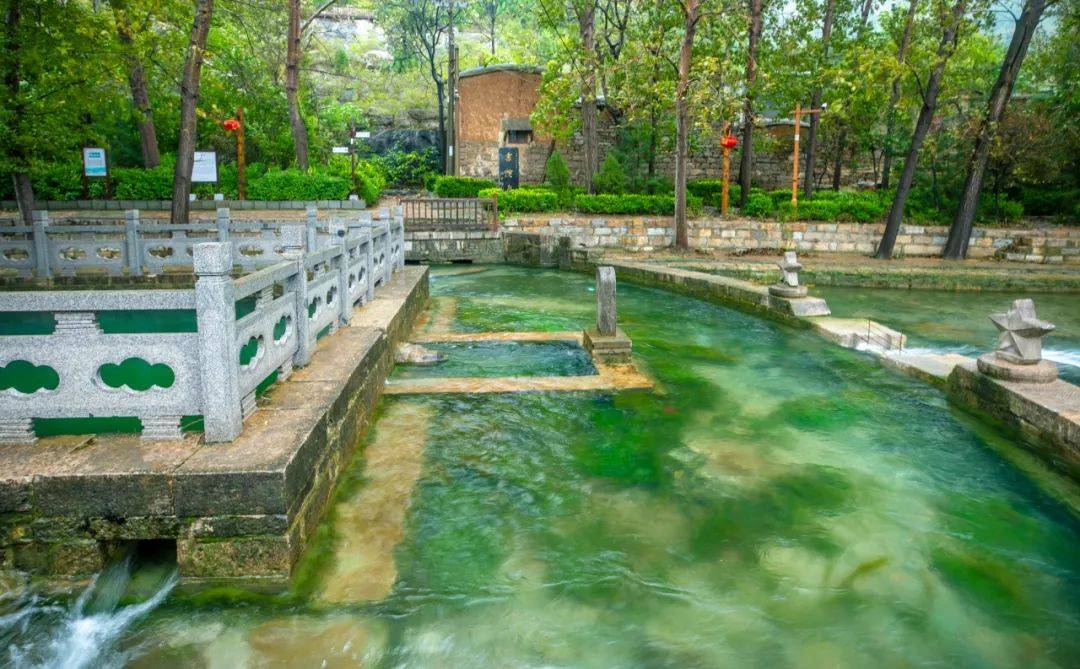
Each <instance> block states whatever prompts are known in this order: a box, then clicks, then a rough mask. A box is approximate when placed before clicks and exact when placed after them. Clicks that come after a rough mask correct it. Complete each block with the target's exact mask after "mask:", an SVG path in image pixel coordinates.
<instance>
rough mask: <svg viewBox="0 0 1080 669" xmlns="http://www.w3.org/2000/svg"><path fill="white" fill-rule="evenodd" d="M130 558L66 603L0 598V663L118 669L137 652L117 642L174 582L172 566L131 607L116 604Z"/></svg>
mask: <svg viewBox="0 0 1080 669" xmlns="http://www.w3.org/2000/svg"><path fill="white" fill-rule="evenodd" d="M133 562H134V560H133V556H132V555H131V554H129V555H127V556H126V557H124V558H123V559H120V560H118V561H116V562H114V563H112V564H111V565H109V566H108V567H107V568H106V569H105V570H104V571H102V572H101V573H99V574H97V575H96V576H94V578H93V580H91V581H90V583H89V585H87V586H86V588H85V589H84V590H83V591H82V592H81V593H79V595H78V597H76V598H75V599H74V600H72V601H71V602H69V603H66V604H65V603H64V602H62V601H59V600H56V599H53V598H50V597H46V596H44V595H41V594H35V593H25V594H23V595H21V596H20V597H19V598H18V599H17V600H15V601H9V602H6V603H5V602H3V601H2V600H0V645H3V646H4V647H5V648H4V650H3V651H0V665H3V666H11V667H14V668H15V669H30V668H31V667H33V668H39V667H40V668H45V667H48V668H49V669H53V668H56V669H82V668H83V667H94V668H95V669H97V668H99V667H100V668H112V667H117V668H118V667H121V666H123V665H124V664H125V663H126V662H127V661H128V660H130V659H131V658H132V657H133V656H134V655H136V654H137V653H138V647H137V646H135V647H132V646H131V645H130V644H129V645H127V646H126V647H125V646H124V644H121V643H120V641H121V639H122V637H123V636H124V634H125V632H127V631H128V630H129V629H130V628H131V626H132V624H133V623H135V622H136V621H138V620H139V619H140V618H142V617H143V616H145V615H146V614H147V613H149V612H150V611H152V610H153V609H155V608H156V607H157V606H158V605H160V604H161V603H162V602H163V601H164V600H165V598H166V597H167V596H168V594H169V592H170V591H171V590H172V589H173V587H174V586H175V585H176V583H177V581H178V580H179V579H178V577H177V572H176V569H175V567H173V568H171V569H170V570H169V571H168V572H163V573H162V575H161V576H162V577H161V578H160V583H159V585H158V587H157V588H156V590H155V591H154V592H153V594H152V595H150V596H149V597H148V598H146V599H144V600H143V601H141V602H138V603H135V604H129V605H127V606H121V605H120V600H121V597H122V596H123V595H124V592H125V591H126V590H127V588H128V586H129V584H131V581H132V576H133Z"/></svg>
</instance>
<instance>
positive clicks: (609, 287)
mask: <svg viewBox="0 0 1080 669" xmlns="http://www.w3.org/2000/svg"><path fill="white" fill-rule="evenodd" d="M617 322H618V321H617V319H616V311H615V268H614V267H606V266H605V267H597V268H596V331H597V332H599V333H600V335H601V336H602V337H614V336H615V330H616V327H617V325H616V324H617Z"/></svg>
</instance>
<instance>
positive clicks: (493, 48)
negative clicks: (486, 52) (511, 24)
mask: <svg viewBox="0 0 1080 669" xmlns="http://www.w3.org/2000/svg"><path fill="white" fill-rule="evenodd" d="M497 11H498V7H497V6H496V5H495V3H494V2H493V3H492V5H491V55H492V56H494V55H495V18H496V16H497V14H496V12H497Z"/></svg>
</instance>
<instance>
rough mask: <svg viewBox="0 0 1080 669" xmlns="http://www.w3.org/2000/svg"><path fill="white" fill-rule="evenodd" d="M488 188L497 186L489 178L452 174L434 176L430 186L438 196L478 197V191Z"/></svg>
mask: <svg viewBox="0 0 1080 669" xmlns="http://www.w3.org/2000/svg"><path fill="white" fill-rule="evenodd" d="M490 188H498V184H496V183H495V182H494V181H491V180H490V179H474V178H472V177H453V176H440V177H436V178H435V180H434V181H433V183H432V186H431V190H433V191H434V192H435V195H437V196H439V197H479V195H480V191H482V190H487V189H490Z"/></svg>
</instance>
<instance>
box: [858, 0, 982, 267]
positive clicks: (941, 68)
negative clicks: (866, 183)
mask: <svg viewBox="0 0 1080 669" xmlns="http://www.w3.org/2000/svg"><path fill="white" fill-rule="evenodd" d="M965 7H966V0H956V3H955V4H954V5H953V6H952V10H951V11H950V12H949V16H948V17H947V18H946V19H945V21H943V25H944V29H943V30H942V33H941V41H940V42H939V43H938V48H937V53H936V56H935V61H934V66H933V69H932V70H931V71H930V76H929V77H928V78H927V80H926V87H925V88H924V90H923V91H922V98H923V103H922V107H921V108H920V109H919V118H918V120H917V121H916V122H915V130H914V132H912V134H911V144H910V145H909V146H908V151H907V157H906V158H905V159H904V171H903V172H901V173H900V183H898V184H897V186H896V194H895V195H894V196H893V201H892V206H891V207H890V208H889V217H888V219H887V220H886V221H885V233H884V234H883V235H882V237H881V243H880V244H878V248H877V253H875V254H874V257H876V258H881V259H886V260H887V259H889V258H891V257H892V252H893V247H894V246H895V245H896V235H897V234H898V233H899V232H900V224H901V223H902V222H903V219H904V205H905V204H906V203H907V197H908V193H910V192H911V184H912V182H914V180H915V169H916V168H917V167H918V164H919V149H921V148H922V145H923V142H924V141H925V140H926V134H927V133H928V132H929V131H930V123H931V122H932V121H933V120H934V111H935V109H936V108H937V98H938V93H939V92H940V90H941V78H942V76H943V75H944V73H945V64H946V63H947V62H948V61H949V58H950V57H951V56H952V54H953V53H954V52H955V51H956V43H957V39H958V37H959V34H960V24H961V23H962V21H963V19H964V10H965Z"/></svg>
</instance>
